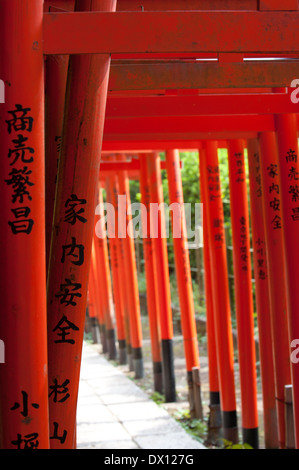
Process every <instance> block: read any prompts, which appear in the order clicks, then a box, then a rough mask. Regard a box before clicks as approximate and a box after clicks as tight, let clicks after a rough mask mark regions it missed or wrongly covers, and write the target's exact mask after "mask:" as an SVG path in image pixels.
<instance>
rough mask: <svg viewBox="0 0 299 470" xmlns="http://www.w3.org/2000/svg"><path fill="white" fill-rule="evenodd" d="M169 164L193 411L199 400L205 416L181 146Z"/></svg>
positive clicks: (197, 413)
mask: <svg viewBox="0 0 299 470" xmlns="http://www.w3.org/2000/svg"><path fill="white" fill-rule="evenodd" d="M166 167H167V176H168V188H169V200H170V207H171V206H173V209H172V228H173V231H172V234H173V247H174V258H175V266H176V276H177V285H178V291H179V299H180V308H181V325H182V332H183V338H184V349H185V358H186V369H187V383H188V387H189V402H190V409H191V412H193V409H194V404H195V416H196V417H197V418H202V403H201V387H200V361H199V351H198V341H197V331H196V322H195V309H194V302H193V289H192V279H191V271H190V260H189V251H188V238H187V227H186V218H185V209H184V197H183V186H182V179H181V172H180V156H179V152H178V151H177V150H168V151H167V152H166ZM193 377H195V380H196V382H195V383H193ZM191 414H192V413H191Z"/></svg>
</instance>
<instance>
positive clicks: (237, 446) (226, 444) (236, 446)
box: [222, 439, 253, 449]
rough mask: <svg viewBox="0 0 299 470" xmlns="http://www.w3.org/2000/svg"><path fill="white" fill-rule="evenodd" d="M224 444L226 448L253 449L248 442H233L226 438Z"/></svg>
mask: <svg viewBox="0 0 299 470" xmlns="http://www.w3.org/2000/svg"><path fill="white" fill-rule="evenodd" d="M222 441H223V445H224V448H225V449H253V447H251V445H249V444H246V442H245V443H244V444H233V443H232V442H231V441H227V440H226V439H222Z"/></svg>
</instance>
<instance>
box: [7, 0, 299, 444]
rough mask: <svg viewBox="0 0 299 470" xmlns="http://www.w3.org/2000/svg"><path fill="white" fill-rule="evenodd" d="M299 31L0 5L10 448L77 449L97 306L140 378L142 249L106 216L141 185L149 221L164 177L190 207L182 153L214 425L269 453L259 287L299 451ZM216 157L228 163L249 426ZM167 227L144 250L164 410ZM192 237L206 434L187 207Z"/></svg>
mask: <svg viewBox="0 0 299 470" xmlns="http://www.w3.org/2000/svg"><path fill="white" fill-rule="evenodd" d="M298 25H299V12H298V1H297V0H284V1H283V2H281V1H278V0H259V1H258V0H226V1H224V0H209V1H208V0H201V1H199V0H198V1H197V0H186V1H183V0H172V1H170V0H143V1H142V2H141V1H140V0H117V1H116V0H76V1H75V2H74V1H71V0H69V1H68V0H64V1H63V0H45V1H43V0H0V45H1V50H0V78H1V83H2V84H4V91H5V100H4V101H5V102H4V103H1V104H0V132H1V134H0V135H1V139H0V142H1V147H0V148H1V185H0V188H1V189H0V192H1V201H2V210H3V213H2V216H1V221H0V224H1V225H0V233H1V240H2V250H1V255H0V269H1V283H0V289H1V303H2V308H1V313H0V338H1V346H3V345H4V346H5V361H2V362H3V363H1V364H0V417H1V418H0V420H1V422H0V437H1V439H0V442H1V444H0V446H1V448H3V449H23V448H43V449H47V448H52V449H63V448H71V449H72V448H76V406H77V395H78V386H79V375H80V362H81V352H82V343H83V334H84V328H85V321H86V309H87V302H88V307H89V316H90V317H91V320H92V319H94V320H93V325H94V326H95V325H98V328H99V331H100V333H101V338H102V344H103V350H105V351H107V352H108V354H109V357H111V358H116V359H117V360H118V361H119V362H120V363H122V364H123V363H127V364H129V367H130V370H132V371H135V375H136V377H137V378H138V377H142V375H143V356H142V330H141V317H140V304H139V295H138V284H137V271H136V261H135V252H134V249H135V248H134V240H133V238H132V237H131V236H130V234H129V233H126V230H125V229H124V227H123V226H120V227H118V226H117V224H118V222H117V218H116V219H115V220H116V222H115V226H114V227H110V228H109V227H108V232H109V230H110V229H111V230H113V229H116V228H117V229H118V230H120V232H118V230H117V233H120V234H121V235H120V236H118V237H116V238H113V237H112V238H110V239H109V246H108V240H107V237H106V232H105V230H106V227H105V224H103V223H102V222H101V221H102V220H103V218H101V215H103V213H101V211H102V209H101V208H103V205H101V204H99V202H101V200H102V198H103V192H102V191H103V190H105V198H107V201H109V202H110V203H111V204H112V205H113V206H114V207H115V209H116V211H120V210H123V211H125V210H126V207H122V208H120V207H118V206H117V200H118V196H119V195H127V196H128V197H127V198H126V204H129V202H130V198H129V179H130V178H137V179H138V180H139V182H140V192H141V197H142V202H143V204H144V205H145V207H146V208H148V207H149V204H151V203H160V202H162V201H163V193H162V189H161V188H162V187H161V169H166V170H167V177H168V183H169V199H170V202H171V203H172V202H177V203H179V204H182V203H183V192H182V181H181V172H180V158H179V151H180V150H193V151H194V150H196V151H198V155H199V160H198V162H199V172H200V195H198V201H199V202H202V203H203V212H204V217H203V229H204V230H203V232H204V233H203V237H204V246H203V256H204V276H205V297H206V299H205V300H206V321H207V338H208V361H209V396H210V399H209V401H210V403H209V406H210V426H211V427H213V423H215V422H216V421H218V420H220V422H221V427H222V428H221V429H222V431H221V432H222V435H223V436H224V437H225V438H226V439H228V440H230V441H232V442H237V441H238V435H239V434H240V435H242V437H241V440H242V441H243V442H245V443H248V444H250V445H251V446H252V447H257V446H258V426H259V424H258V418H257V415H258V413H257V385H256V357H255V354H256V353H255V342H254V330H253V294H252V279H251V278H252V276H251V272H252V270H253V272H254V280H255V301H256V308H257V318H258V331H259V338H258V339H259V357H260V363H261V381H262V399H263V415H264V418H263V420H264V441H265V447H266V448H289V447H292V446H294V447H295V448H298V447H299V364H298V363H297V361H298V357H297V354H296V351H297V349H296V347H297V346H298V344H299V288H298V286H299V243H298V240H299V160H298V135H297V132H298V124H299V121H298V119H299V115H298V111H299V109H298V106H299V105H298V93H297V91H298V89H297V88H296V87H298V81H299V62H298V54H299V52H298V51H299V49H298V45H299V28H298ZM219 148H227V151H228V162H229V179H230V187H229V189H230V212H231V224H232V242H233V263H234V276H235V302H236V317H237V335H238V361H239V376H240V393H241V413H240V415H241V422H240V423H239V422H238V421H237V413H236V386H235V376H234V351H233V339H232V328H231V306H230V300H229V291H228V274H227V259H226V243H225V237H224V218H223V217H224V216H223V205H222V199H221V184H220V176H221V175H220V174H219V166H218V149H219ZM245 150H246V151H247V154H248V163H249V165H248V167H249V182H250V185H249V186H250V191H249V194H247V186H246V173H245V163H244V151H245ZM161 152H165V155H166V159H165V162H164V161H161V160H160V154H161ZM122 200H124V199H122ZM185 202H188V201H185ZM249 207H250V210H249ZM96 208H98V210H96ZM126 217H127V219H126V220H127V222H129V221H130V217H131V216H130V214H127V215H126ZM163 217H164V214H163V211H160V212H159V218H158V221H159V223H158V235H157V236H156V237H151V236H149V235H147V237H146V238H143V240H142V241H143V249H144V258H145V273H146V282H147V293H148V296H147V310H148V320H149V325H150V334H151V352H152V362H153V380H154V389H155V390H157V391H160V392H161V393H163V394H164V395H165V400H166V402H171V401H175V398H176V389H175V370H174V352H173V343H172V341H173V325H172V313H171V299H170V288H169V272H168V259H167V246H166V239H165V237H164V225H165V224H164V222H165V220H164V218H163ZM146 223H147V224H148V225H150V223H151V220H150V217H149V215H148V211H146V212H145V214H143V218H142V224H146ZM180 223H181V227H182V233H181V236H180V237H178V238H174V239H173V243H174V253H175V264H176V275H177V284H178V291H179V298H180V308H181V326H182V334H183V339H184V351H185V358H186V384H187V385H186V386H188V393H189V401H190V411H191V416H193V417H199V418H200V417H201V416H202V403H201V387H200V358H199V352H198V345H197V334H196V324H195V315H194V304H193V295H192V284H191V277H190V265H189V253H188V247H187V243H186V231H185V226H186V223H185V218H184V212H183V210H182V211H181V219H180ZM120 225H121V224H120ZM130 226H131V225H130V224H128V227H130ZM123 230H124V231H123ZM99 233H100V234H101V235H102V236H99V235H98V234H99ZM108 235H109V233H108ZM251 248H252V250H253V266H251V255H250V249H251ZM109 258H110V259H109ZM88 295H89V297H88ZM88 299H89V300H88ZM115 386H116V387H117V384H115ZM290 407H291V412H290ZM290 417H291V418H290ZM293 432H294V442H293V444H292V443H291V441H292V433H293Z"/></svg>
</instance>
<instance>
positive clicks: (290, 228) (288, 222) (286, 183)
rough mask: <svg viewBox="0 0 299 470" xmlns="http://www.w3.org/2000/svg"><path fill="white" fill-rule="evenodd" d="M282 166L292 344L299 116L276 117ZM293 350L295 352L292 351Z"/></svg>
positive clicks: (298, 432) (296, 405) (298, 325)
mask: <svg viewBox="0 0 299 470" xmlns="http://www.w3.org/2000/svg"><path fill="white" fill-rule="evenodd" d="M275 124H276V136H277V143H278V152H279V158H278V165H279V174H280V187H281V197H280V199H281V206H282V223H283V246H284V253H285V275H286V296H287V306H288V320H289V340H290V342H289V344H290V345H291V344H292V342H293V340H298V338H299V318H298V305H299V293H298V282H299V268H298V264H297V259H298V256H299V248H298V236H299V217H298V215H299V185H298V180H299V156H298V155H299V154H298V125H297V115H296V114H281V115H277V116H275ZM290 349H291V348H290ZM291 371H292V384H293V409H294V423H295V442H296V449H299V398H298V395H299V366H298V363H297V362H293V361H291Z"/></svg>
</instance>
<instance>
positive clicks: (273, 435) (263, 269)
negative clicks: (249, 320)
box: [248, 139, 278, 449]
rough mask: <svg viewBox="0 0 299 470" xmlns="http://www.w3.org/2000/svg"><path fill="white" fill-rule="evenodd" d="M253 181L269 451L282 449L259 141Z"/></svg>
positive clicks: (251, 159) (252, 157) (251, 161)
mask: <svg viewBox="0 0 299 470" xmlns="http://www.w3.org/2000/svg"><path fill="white" fill-rule="evenodd" d="M248 166H249V179H250V185H249V187H250V209H251V233H252V246H253V267H254V278H255V300H256V309H257V320H258V331H259V356H260V371H261V380H262V393H263V416H264V440H265V447H266V449H276V448H278V426H277V413H276V399H275V379H274V365H273V348H272V331H271V311H270V296H269V287H268V280H269V274H268V265H267V256H266V235H265V228H264V212H263V198H262V194H263V190H262V177H261V156H260V150H259V145H258V141H257V139H250V140H249V141H248Z"/></svg>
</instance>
